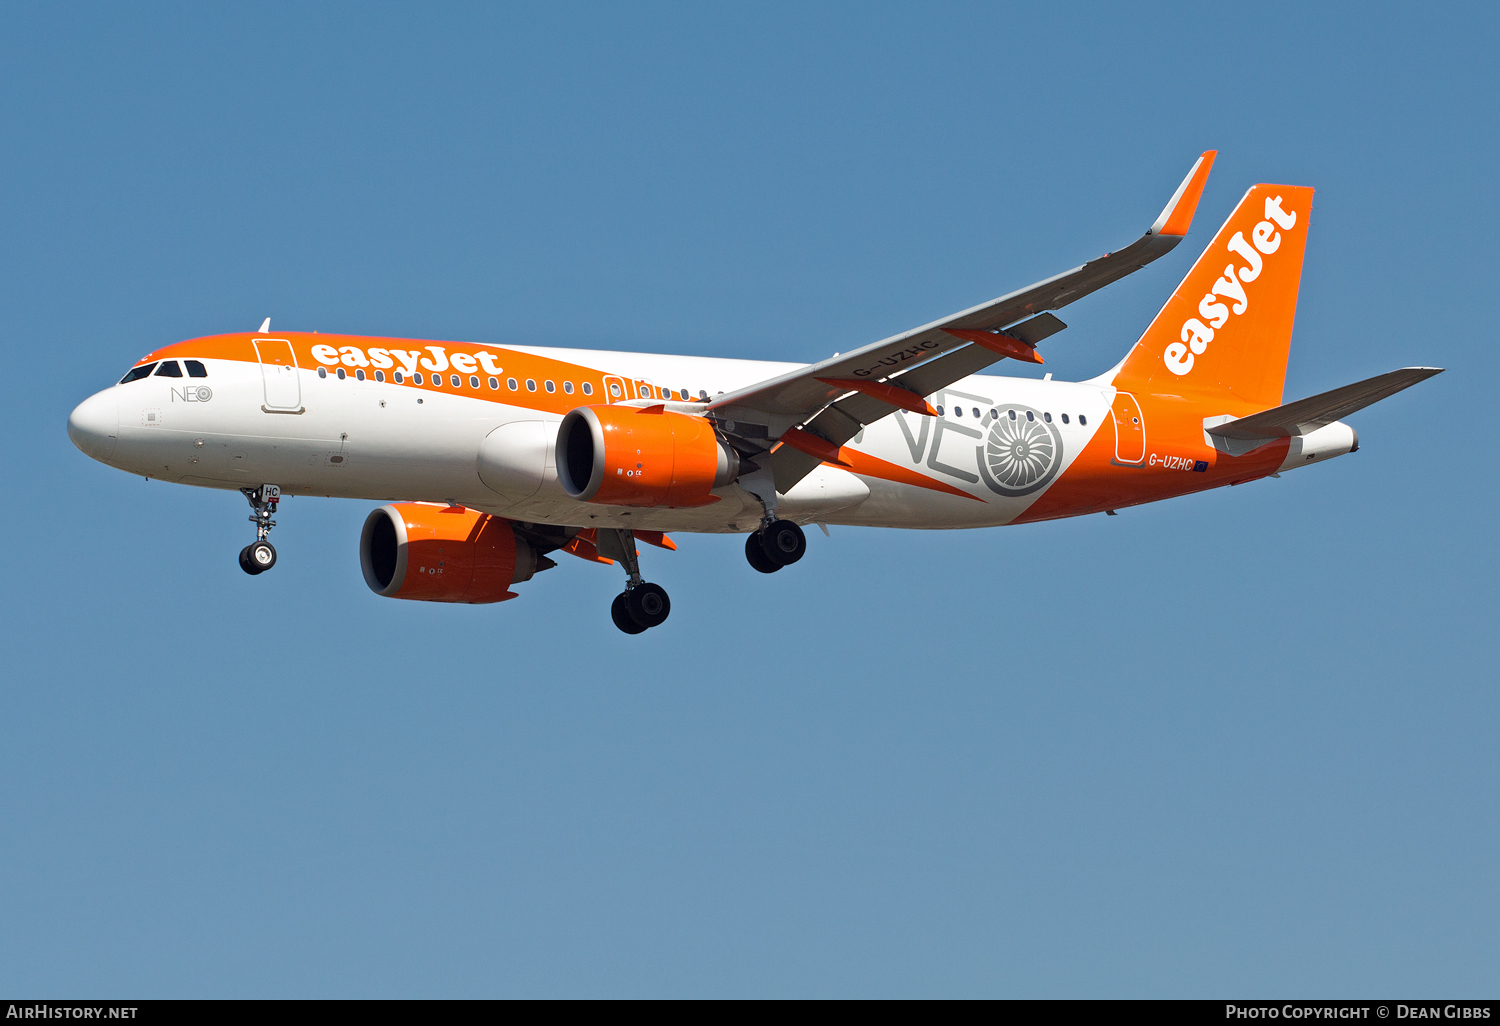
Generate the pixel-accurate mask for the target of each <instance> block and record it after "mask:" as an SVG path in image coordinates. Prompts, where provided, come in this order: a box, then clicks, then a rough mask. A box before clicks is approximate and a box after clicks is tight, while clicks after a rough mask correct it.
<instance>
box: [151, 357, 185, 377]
mask: <svg viewBox="0 0 1500 1026" xmlns="http://www.w3.org/2000/svg"><path fill="white" fill-rule="evenodd" d="M156 376H157V377H159V378H180V377H182V368H181V367H179V366H177V361H176V360H163V361H162V362H161V366H160V367H158V368H157V370H156Z"/></svg>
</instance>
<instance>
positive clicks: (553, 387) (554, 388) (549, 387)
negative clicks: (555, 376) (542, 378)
mask: <svg viewBox="0 0 1500 1026" xmlns="http://www.w3.org/2000/svg"><path fill="white" fill-rule="evenodd" d="M546 384H547V391H549V392H556V391H557V386H556V385H554V384H553V383H552V382H550V381H549V382H547V383H546Z"/></svg>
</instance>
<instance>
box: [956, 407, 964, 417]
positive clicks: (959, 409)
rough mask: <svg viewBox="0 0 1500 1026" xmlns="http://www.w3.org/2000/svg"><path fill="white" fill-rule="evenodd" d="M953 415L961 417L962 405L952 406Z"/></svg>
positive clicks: (962, 413) (962, 412)
mask: <svg viewBox="0 0 1500 1026" xmlns="http://www.w3.org/2000/svg"><path fill="white" fill-rule="evenodd" d="M953 415H954V416H955V417H962V416H963V415H964V408H963V407H962V406H955V407H953Z"/></svg>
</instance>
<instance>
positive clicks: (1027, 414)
mask: <svg viewBox="0 0 1500 1026" xmlns="http://www.w3.org/2000/svg"><path fill="white" fill-rule="evenodd" d="M1215 155H1216V151H1213V150H1210V151H1208V152H1206V153H1204V154H1203V155H1202V156H1201V157H1199V158H1198V160H1197V161H1196V163H1194V165H1193V167H1192V169H1191V170H1190V171H1189V173H1188V175H1187V177H1186V178H1185V179H1184V180H1183V181H1182V183H1181V185H1179V186H1178V188H1177V191H1176V192H1175V193H1174V194H1173V196H1172V198H1171V200H1170V201H1169V202H1168V203H1167V206H1166V208H1165V209H1164V210H1163V211H1162V212H1161V215H1160V216H1159V217H1158V218H1157V219H1156V221H1155V222H1154V223H1153V224H1152V225H1151V227H1150V228H1149V229H1148V230H1147V231H1146V233H1145V234H1144V235H1142V236H1141V237H1140V238H1138V239H1136V240H1135V241H1134V242H1132V243H1131V244H1130V245H1128V246H1126V247H1125V248H1123V249H1121V250H1119V251H1117V252H1113V253H1107V254H1105V255H1104V256H1101V257H1099V258H1098V259H1096V260H1090V261H1088V262H1087V263H1085V264H1083V265H1082V266H1080V267H1076V268H1074V269H1073V270H1071V271H1065V272H1063V273H1062V274H1058V275H1054V276H1053V277H1050V278H1047V279H1044V280H1043V281H1040V282H1037V283H1036V284H1034V285H1030V286H1027V287H1026V288H1024V289H1021V290H1019V291H1016V292H1012V293H1009V294H1008V295H1004V296H1001V297H1000V298H998V299H993V300H990V301H989V302H986V303H980V304H979V305H977V306H973V307H970V308H969V309H967V310H962V311H959V312H958V313H955V314H951V315H950V316H947V317H943V318H940V319H939V320H935V321H932V322H931V323H929V324H924V325H922V326H921V327H917V328H913V329H912V330H910V331H905V332H902V333H901V334H898V335H893V336H891V337H890V338H887V339H883V340H881V341H878V342H873V343H870V344H868V345H864V346H862V347H859V348H856V349H853V350H851V351H849V352H844V353H839V354H836V355H834V356H832V357H829V358H828V359H825V360H821V361H819V362H816V363H810V364H789V363H770V362H765V361H759V360H734V359H717V358H707V357H693V356H663V355H652V354H645V353H625V352H608V351H599V350H583V349H557V348H546V347H538V346H526V345H504V346H500V345H480V344H477V343H472V342H438V341H430V340H426V339H400V338H373V337H365V336H353V335H330V334H326V333H324V334H320V333H318V332H280V333H278V332H273V331H272V330H271V322H270V319H269V318H268V319H267V320H266V321H265V323H263V324H262V325H261V327H260V331H258V332H250V333H232V334H226V335H210V336H206V337H203V338H195V339H190V340H188V341H186V342H178V343H176V344H173V345H168V346H166V347H164V348H161V349H158V350H156V351H155V352H152V353H150V354H148V355H147V356H144V357H142V358H141V359H140V360H139V361H138V362H137V363H136V364H135V365H134V366H133V367H131V368H130V370H129V372H128V373H126V374H125V376H124V377H123V378H121V379H120V382H119V383H118V384H116V385H113V386H111V387H109V388H106V389H104V390H103V391H101V392H99V393H97V394H95V395H93V396H90V397H89V398H87V399H85V400H84V401H83V402H82V403H80V404H79V406H78V407H77V408H76V409H75V410H73V412H72V414H71V416H70V417H69V418H68V435H69V437H70V438H71V439H72V441H73V443H74V444H75V445H76V446H77V447H78V448H79V449H80V450H82V451H83V452H84V453H85V454H86V455H88V456H90V457H92V458H93V459H95V460H98V461H100V462H102V463H106V464H109V465H110V466H112V467H117V468H119V469H120V470H123V471H126V472H127V473H130V474H139V475H141V476H143V477H146V478H148V479H149V478H157V479H160V480H165V481H175V482H179V483H181V484H188V485H198V486H201V487H205V488H224V489H236V490H238V491H239V492H241V493H242V494H243V495H244V496H245V498H246V499H247V500H248V502H249V504H250V508H251V515H250V520H251V522H252V523H253V524H254V525H255V541H253V542H252V543H251V544H249V545H247V546H246V547H245V548H244V549H243V550H241V552H240V556H239V562H240V566H241V567H242V568H243V569H244V571H245V572H246V573H248V574H251V575H258V574H261V573H264V572H265V571H267V570H269V569H271V568H272V567H273V566H274V565H275V564H276V550H275V549H274V548H273V547H272V545H271V542H270V539H269V535H270V532H271V529H272V528H273V527H275V526H276V520H275V519H274V518H275V517H276V516H277V509H278V504H279V503H280V501H281V499H282V498H284V497H286V496H291V495H322V496H330V497H332V496H337V497H341V498H357V499H364V500H369V501H374V502H379V503H382V505H380V506H379V507H378V508H376V509H374V510H373V511H372V512H371V513H370V514H369V516H368V518H367V519H366V520H365V522H364V527H363V530H362V532H361V534H360V539H359V561H360V566H361V569H362V571H363V573H364V578H365V581H366V583H367V584H368V585H369V587H370V589H371V590H372V591H374V592H375V593H376V594H377V595H382V596H385V597H387V598H398V599H415V600H420V601H426V602H469V603H485V602H502V601H505V600H507V599H511V598H515V597H516V595H515V592H513V591H512V590H511V588H512V587H513V586H515V585H518V584H521V583H523V582H525V581H529V580H530V579H531V578H532V577H533V576H535V575H536V574H538V573H541V572H542V571H544V570H547V569H550V568H552V567H554V566H556V565H557V563H556V561H555V560H554V559H553V558H551V557H552V556H554V555H558V554H566V555H569V556H573V557H576V558H579V559H583V560H587V561H591V562H596V563H601V564H607V565H613V564H615V563H619V564H620V566H621V568H622V569H623V571H624V573H625V578H626V579H625V588H624V591H622V592H621V593H620V594H619V595H618V596H617V597H616V598H615V599H614V603H613V605H612V607H611V616H612V618H613V620H614V623H615V625H616V626H617V627H618V628H619V629H620V630H622V631H624V632H625V633H627V634H639V633H641V632H643V631H645V630H647V629H649V628H652V627H656V626H659V625H660V624H662V623H663V622H664V621H665V620H666V619H667V616H668V614H669V612H670V611H671V601H670V599H669V598H668V596H667V593H666V591H665V590H664V589H663V588H662V587H661V586H659V585H656V584H652V583H649V582H646V581H645V580H643V579H642V576H641V569H640V560H639V551H638V549H637V545H638V543H641V542H644V543H646V544H648V545H653V546H659V547H662V548H666V549H675V548H676V547H677V546H676V543H675V542H674V541H672V539H671V538H670V537H669V536H668V532H679V533H684V532H685V533H695V532H705V533H720V534H723V533H739V534H744V535H745V558H746V560H747V561H748V562H749V564H750V566H751V567H753V568H754V569H755V570H756V571H759V572H760V573H766V574H769V573H775V572H777V571H780V570H781V569H783V568H785V567H788V566H790V565H792V564H793V563H796V562H797V561H798V560H800V559H801V558H802V557H803V554H804V553H805V551H806V549H807V536H806V534H805V533H804V530H803V528H804V527H807V526H809V525H817V526H818V527H820V528H821V529H822V531H823V532H824V533H827V529H828V525H830V524H834V525H856V526H863V527H892V528H918V529H929V530H931V529H949V528H979V527H998V526H1002V525H1014V524H1029V523H1035V522H1037V521H1041V520H1053V519H1057V518H1060V517H1077V516H1087V515H1090V514H1097V513H1103V514H1106V515H1113V514H1114V513H1115V511H1116V510H1118V509H1121V508H1123V507H1127V506H1134V505H1138V504H1140V503H1146V502H1155V501H1157V500H1159V499H1167V498H1171V497H1173V496H1178V495H1186V494H1189V493H1192V492H1200V491H1203V490H1205V489H1208V488H1219V487H1223V486H1225V485H1237V484H1243V483H1245V482H1247V481H1254V480H1257V479H1260V478H1264V477H1274V476H1276V475H1278V474H1280V473H1283V472H1285V471H1288V470H1291V469H1293V468H1296V467H1304V466H1308V465H1310V464H1314V463H1322V462H1324V461H1326V460H1330V459H1333V458H1334V457H1336V456H1342V455H1344V454H1346V453H1351V452H1355V451H1356V450H1357V449H1358V448H1359V436H1358V435H1357V434H1356V433H1355V431H1354V429H1353V428H1352V427H1350V426H1349V425H1347V424H1345V423H1343V421H1342V418H1344V417H1347V416H1349V415H1350V414H1352V413H1354V412H1355V411H1357V410H1360V409H1362V408H1363V407H1365V406H1368V405H1370V404H1371V403H1374V402H1376V401H1378V400H1380V399H1384V398H1386V397H1387V396H1390V395H1392V394H1394V393H1396V392H1399V391H1400V390H1402V389H1404V388H1407V387H1409V386H1411V385H1414V384H1416V383H1417V382H1419V381H1422V380H1423V379H1425V378H1428V377H1430V376H1432V375H1434V374H1438V373H1440V372H1441V368H1435V367H1407V368H1402V369H1399V370H1394V371H1391V372H1390V373H1387V374H1382V375H1380V376H1378V377H1374V378H1370V379H1368V380H1366V381H1361V382H1358V383H1356V384H1352V385H1346V386H1343V387H1341V388H1335V389H1333V390H1332V391H1328V392H1324V393H1322V394H1320V395H1315V396H1312V397H1310V398H1306V399H1299V400H1297V401H1295V402H1290V403H1283V402H1282V385H1283V382H1284V380H1285V377H1286V365H1287V353H1288V350H1289V348H1290V344H1291V337H1292V322H1293V319H1294V317H1295V313H1296V306H1297V291H1298V287H1299V283H1300V281H1301V277H1302V258H1303V252H1304V250H1305V247H1306V241H1307V229H1308V221H1309V218H1310V216H1311V213H1312V198H1313V190H1312V189H1311V188H1307V187H1304V186H1289V185H1264V184H1262V185H1255V186H1252V187H1251V188H1250V190H1249V191H1248V192H1246V193H1245V195H1244V198H1243V199H1241V200H1240V202H1239V204H1238V205H1237V206H1236V207H1235V208H1234V211H1233V213H1231V214H1230V216H1229V220H1228V221H1226V222H1225V224H1224V226H1223V227H1222V228H1220V229H1219V231H1218V234H1216V235H1215V236H1214V237H1213V240H1212V241H1211V242H1210V243H1209V245H1208V248H1207V249H1205V250H1204V252H1203V254H1202V255H1201V256H1200V257H1199V258H1198V261H1197V263H1195V264H1194V265H1193V267H1192V269H1191V270H1190V271H1189V272H1188V274H1187V277H1185V278H1184V279H1183V280H1182V283H1181V284H1180V285H1179V286H1178V287H1177V289H1176V291H1174V292H1173V293H1172V295H1171V296H1170V297H1169V298H1168V299H1167V301H1166V304H1165V305H1164V306H1163V307H1162V309H1161V312H1160V313H1158V314H1157V315H1156V318H1155V319H1154V320H1153V321H1152V322H1151V323H1150V325H1149V326H1147V328H1146V330H1145V332H1144V333H1143V334H1142V335H1141V336H1140V338H1139V340H1138V341H1136V343H1135V344H1134V345H1133V346H1132V347H1131V348H1130V350H1129V351H1128V352H1127V353H1126V354H1125V357H1124V359H1122V360H1121V361H1120V362H1119V363H1118V364H1116V365H1115V366H1114V367H1112V368H1111V369H1109V370H1108V371H1106V372H1104V373H1103V374H1101V375H1099V376H1098V377H1094V378H1090V379H1089V380H1086V381H1076V382H1067V381H1056V380H1053V379H1052V376H1051V375H1050V374H1048V375H1046V376H1045V377H1044V378H1042V379H1040V380H1039V379H1036V378H1034V377H1008V376H999V375H995V374H981V373H980V372H981V371H984V370H986V369H988V368H990V367H992V366H993V365H995V364H997V363H999V362H1000V361H1002V360H1016V361H1020V362H1022V363H1031V364H1040V363H1042V362H1043V359H1042V356H1041V354H1040V352H1039V347H1040V346H1041V344H1042V343H1044V342H1045V341H1046V340H1048V339H1050V338H1052V337H1053V336H1054V335H1056V334H1057V333H1058V332H1060V331H1062V330H1063V329H1064V328H1065V327H1066V325H1065V324H1064V323H1063V321H1062V320H1061V319H1060V318H1058V317H1057V316H1056V314H1055V313H1054V312H1053V311H1057V310H1060V309H1062V308H1063V307H1065V306H1067V305H1068V304H1070V303H1073V302H1076V301H1077V300H1079V299H1082V298H1083V297H1084V296H1087V295H1088V294H1090V293H1091V292H1094V291H1095V290H1096V289H1100V288H1102V287H1104V286H1105V285H1108V284H1110V283H1111V282H1115V281H1118V280H1119V279H1121V278H1123V277H1125V276H1126V275H1128V274H1132V273H1134V272H1135V271H1138V270H1140V269H1141V268H1143V267H1145V266H1146V265H1147V264H1149V263H1151V262H1152V261H1154V260H1156V259H1158V258H1160V257H1162V256H1164V255H1165V254H1167V253H1169V252H1171V251H1172V249H1173V248H1174V247H1176V246H1177V244H1178V243H1179V242H1181V241H1182V239H1183V237H1184V236H1185V235H1186V234H1187V231H1188V226H1189V225H1190V224H1191V222H1192V219H1193V214H1194V212H1195V210H1196V209H1197V206H1198V201H1199V198H1200V196H1201V195H1202V193H1203V186H1204V183H1205V182H1206V180H1207V178H1208V173H1209V170H1210V169H1211V167H1212V166H1213V161H1214V157H1215Z"/></svg>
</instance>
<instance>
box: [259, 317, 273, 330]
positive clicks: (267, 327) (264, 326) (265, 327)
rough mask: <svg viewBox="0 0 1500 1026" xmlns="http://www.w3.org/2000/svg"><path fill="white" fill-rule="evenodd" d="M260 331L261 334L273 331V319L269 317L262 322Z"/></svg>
mask: <svg viewBox="0 0 1500 1026" xmlns="http://www.w3.org/2000/svg"><path fill="white" fill-rule="evenodd" d="M260 330H261V334H265V333H266V332H268V331H270V330H271V318H269V317H267V318H266V319H265V320H263V321H261V322H260Z"/></svg>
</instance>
